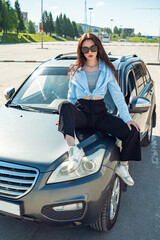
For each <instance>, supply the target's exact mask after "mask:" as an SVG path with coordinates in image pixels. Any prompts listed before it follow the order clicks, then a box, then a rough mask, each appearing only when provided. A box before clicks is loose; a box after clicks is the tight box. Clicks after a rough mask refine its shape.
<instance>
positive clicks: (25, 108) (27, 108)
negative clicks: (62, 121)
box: [8, 103, 59, 114]
mask: <svg viewBox="0 0 160 240" xmlns="http://www.w3.org/2000/svg"><path fill="white" fill-rule="evenodd" d="M8 107H14V108H19V109H22V110H26V111H32V112H45V113H51V114H53V113H54V114H59V112H58V110H56V109H47V108H35V107H28V106H25V105H21V104H12V103H11V104H9V105H8Z"/></svg>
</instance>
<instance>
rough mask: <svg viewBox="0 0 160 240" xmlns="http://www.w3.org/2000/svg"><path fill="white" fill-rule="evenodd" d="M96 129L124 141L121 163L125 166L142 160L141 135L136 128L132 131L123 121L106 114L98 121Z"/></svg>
mask: <svg viewBox="0 0 160 240" xmlns="http://www.w3.org/2000/svg"><path fill="white" fill-rule="evenodd" d="M95 128H96V129H97V130H101V131H103V132H105V133H108V134H111V135H112V136H114V137H117V138H118V139H120V140H121V141H122V149H121V155H120V160H121V162H123V163H124V164H125V162H128V161H131V160H133V161H140V160H141V148H140V134H139V132H138V131H137V130H136V128H135V127H134V126H132V130H130V129H129V127H128V126H127V124H126V123H125V122H124V121H123V120H122V119H120V118H118V117H116V116H112V115H111V114H108V113H104V114H101V116H100V117H99V118H98V119H97V121H96V124H95Z"/></svg>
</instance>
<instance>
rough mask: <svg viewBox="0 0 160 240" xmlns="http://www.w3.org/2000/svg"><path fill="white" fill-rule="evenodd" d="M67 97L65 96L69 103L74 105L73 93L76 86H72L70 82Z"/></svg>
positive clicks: (74, 93)
mask: <svg viewBox="0 0 160 240" xmlns="http://www.w3.org/2000/svg"><path fill="white" fill-rule="evenodd" d="M68 87H69V89H68V95H67V99H68V101H69V102H71V103H72V104H75V102H76V100H77V98H76V92H75V88H76V86H75V85H74V84H72V81H71V80H70V81H69V84H68Z"/></svg>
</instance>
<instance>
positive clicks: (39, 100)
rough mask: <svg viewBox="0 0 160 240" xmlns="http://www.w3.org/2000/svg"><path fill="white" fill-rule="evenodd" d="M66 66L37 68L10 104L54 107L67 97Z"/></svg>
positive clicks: (40, 107) (43, 107) (67, 79)
mask: <svg viewBox="0 0 160 240" xmlns="http://www.w3.org/2000/svg"><path fill="white" fill-rule="evenodd" d="M67 73H68V68H67V67H46V68H42V67H41V68H38V69H37V70H36V71H34V72H33V74H32V75H31V76H30V77H29V78H28V80H27V81H26V82H25V83H24V84H23V86H22V87H21V88H20V90H19V91H18V93H17V94H16V96H15V97H14V98H13V100H12V103H11V104H12V106H16V105H22V106H28V107H30V108H31V107H33V108H38V109H55V110H57V108H58V105H59V104H60V102H61V101H63V100H66V99H67V93H68V81H69V78H68V77H67Z"/></svg>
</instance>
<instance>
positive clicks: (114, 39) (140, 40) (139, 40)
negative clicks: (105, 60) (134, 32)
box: [111, 36, 159, 43]
mask: <svg viewBox="0 0 160 240" xmlns="http://www.w3.org/2000/svg"><path fill="white" fill-rule="evenodd" d="M120 39H121V37H118V36H114V37H112V38H111V41H119V40H120ZM126 40H127V42H137V43H138V42H139V43H140V42H142V43H143V42H146V43H159V40H156V39H148V38H146V37H127V38H126Z"/></svg>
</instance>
